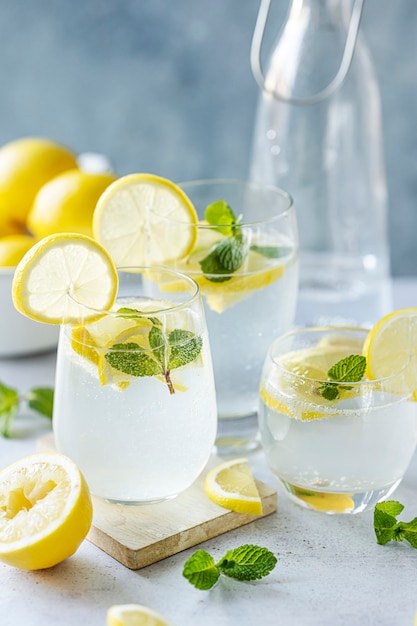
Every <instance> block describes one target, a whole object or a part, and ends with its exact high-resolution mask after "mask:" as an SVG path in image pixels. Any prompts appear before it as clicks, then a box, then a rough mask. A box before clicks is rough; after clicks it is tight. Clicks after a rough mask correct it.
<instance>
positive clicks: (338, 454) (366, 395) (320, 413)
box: [259, 327, 417, 513]
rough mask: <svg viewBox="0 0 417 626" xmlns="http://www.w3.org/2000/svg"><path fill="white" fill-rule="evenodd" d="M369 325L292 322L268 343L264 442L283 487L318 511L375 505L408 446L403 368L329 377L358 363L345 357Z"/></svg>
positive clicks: (412, 433) (410, 416)
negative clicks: (294, 325)
mask: <svg viewBox="0 0 417 626" xmlns="http://www.w3.org/2000/svg"><path fill="white" fill-rule="evenodd" d="M367 333H368V331H366V330H364V329H355V328H336V327H333V328H306V329H301V330H294V331H292V332H290V333H287V334H286V335H284V336H282V337H280V338H278V339H276V340H275V342H274V343H272V346H271V348H270V350H269V351H268V354H267V357H266V360H265V364H264V368H263V372H262V377H261V384H260V409H259V427H260V433H261V440H262V446H263V449H264V451H265V455H266V459H267V462H268V464H269V467H270V469H271V470H272V472H273V473H274V474H275V476H276V477H277V478H278V480H279V482H280V484H281V485H282V486H283V488H284V489H285V491H286V493H287V495H288V496H289V497H290V498H291V500H293V501H295V502H297V503H298V504H300V505H302V506H303V507H306V508H310V509H315V510H320V511H325V512H326V513H358V512H360V511H364V510H365V509H367V508H369V507H373V506H374V505H375V504H376V502H378V501H380V500H383V499H386V498H387V497H388V496H389V495H390V494H391V493H392V492H393V491H394V490H395V489H396V487H397V486H398V485H399V483H400V482H401V480H402V478H403V476H404V473H405V471H406V469H407V467H408V464H409V462H410V460H411V457H412V455H413V453H414V450H415V447H416V440H417V409H416V407H417V405H416V403H415V402H413V401H412V398H411V394H410V392H408V391H406V390H407V389H408V386H407V384H406V377H407V369H408V367H409V366H407V367H405V368H403V369H402V370H401V371H397V372H395V373H393V374H392V375H391V376H388V377H386V378H383V379H380V380H367V378H366V374H364V375H363V377H362V378H361V379H360V380H359V381H358V382H335V381H336V380H341V378H340V377H339V375H340V373H343V372H344V371H346V372H347V370H348V364H350V365H349V367H353V363H354V362H355V363H356V362H357V361H361V359H362V365H363V366H365V361H363V357H362V356H360V357H359V358H358V357H357V356H355V357H354V359H353V360H352V355H362V347H363V343H364V340H365V338H366V336H367ZM347 357H348V360H347V361H346V360H345V361H344V359H346V358H347ZM336 364H338V365H337V366H336V368H333V366H335V365H336ZM357 365H358V363H357ZM357 365H355V367H356V366H357ZM331 368H333V369H331ZM329 370H331V372H329ZM335 372H337V374H338V375H337V376H335ZM329 374H330V377H329ZM344 376H345V377H346V378H348V375H347V374H346V375H344ZM342 377H343V376H342ZM351 380H352V379H351Z"/></svg>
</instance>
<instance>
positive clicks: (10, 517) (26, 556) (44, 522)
mask: <svg viewBox="0 0 417 626" xmlns="http://www.w3.org/2000/svg"><path fill="white" fill-rule="evenodd" d="M92 516H93V508H92V503H91V496H90V492H89V489H88V486H87V483H86V481H85V479H84V477H83V475H82V474H81V472H80V470H79V469H78V467H77V466H76V464H75V463H74V462H73V461H71V460H70V459H69V458H68V457H66V456H64V455H62V454H58V453H54V452H51V453H38V454H33V455H31V456H27V457H25V458H23V459H21V460H19V461H16V462H15V463H12V464H11V465H9V467H6V468H5V469H4V470H3V471H1V472H0V560H1V561H3V562H5V563H7V564H9V565H12V566H14V567H18V568H21V569H28V570H35V569H44V568H47V567H52V566H53V565H56V564H57V563H60V562H61V561H63V560H64V559H66V558H68V557H69V556H71V555H72V554H74V552H75V551H76V550H77V548H78V546H79V545H80V544H81V542H82V541H83V540H84V538H85V537H86V535H87V533H88V531H89V529H90V526H91V522H92Z"/></svg>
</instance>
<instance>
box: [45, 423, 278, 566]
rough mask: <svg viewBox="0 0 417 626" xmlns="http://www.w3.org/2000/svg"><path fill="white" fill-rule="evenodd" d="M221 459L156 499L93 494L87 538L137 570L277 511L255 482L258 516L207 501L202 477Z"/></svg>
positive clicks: (49, 439)
mask: <svg viewBox="0 0 417 626" xmlns="http://www.w3.org/2000/svg"><path fill="white" fill-rule="evenodd" d="M38 449H39V450H40V451H46V450H53V449H54V441H53V436H52V435H47V436H46V437H43V438H42V439H39V440H38ZM221 462H222V461H221V459H219V458H216V457H212V458H211V459H210V462H209V464H208V466H207V468H206V470H205V471H204V472H203V473H202V474H201V476H200V477H199V478H198V479H197V481H196V482H195V483H194V484H193V485H192V486H191V487H190V488H189V489H187V491H185V492H183V493H182V494H180V495H179V496H177V497H176V498H173V499H172V500H166V501H165V502H161V503H159V504H147V505H141V506H124V505H119V504H110V503H109V502H106V501H105V500H102V499H101V498H96V497H94V496H93V510H94V514H93V524H92V526H91V529H90V532H89V534H88V535H87V539H88V540H89V541H91V542H92V543H93V544H95V545H96V546H97V547H98V548H101V550H103V551H104V552H107V554H109V555H110V556H112V557H113V558H115V559H116V560H117V561H119V562H120V563H122V564H123V565H125V566H126V567H128V568H130V569H133V570H137V569H140V568H142V567H146V566H147V565H150V564H151V563H156V562H157V561H161V560H162V559H165V558H166V557H168V556H172V555H173V554H177V553H178V552H181V551H182V550H186V549H187V548H191V547H193V546H196V545H197V544H199V543H202V542H203V541H207V540H208V539H212V538H213V537H217V536H218V535H222V534H223V533H226V532H228V531H229V530H233V529H235V528H239V527H240V526H243V525H245V524H249V523H250V522H253V521H254V520H258V519H260V518H262V517H265V516H266V515H270V514H271V513H273V512H275V511H276V509H277V492H276V491H275V490H274V489H272V488H271V487H268V486H267V485H265V484H264V483H261V482H259V481H256V484H257V487H258V490H259V494H260V496H261V499H262V505H263V513H262V515H246V514H242V513H235V512H234V511H230V510H228V509H224V508H223V507H221V506H218V505H217V504H215V503H214V502H212V501H211V500H210V499H209V498H208V497H207V496H206V495H205V493H204V488H203V485H204V479H205V475H206V473H207V471H208V469H209V468H210V467H213V466H214V465H216V464H218V463H221Z"/></svg>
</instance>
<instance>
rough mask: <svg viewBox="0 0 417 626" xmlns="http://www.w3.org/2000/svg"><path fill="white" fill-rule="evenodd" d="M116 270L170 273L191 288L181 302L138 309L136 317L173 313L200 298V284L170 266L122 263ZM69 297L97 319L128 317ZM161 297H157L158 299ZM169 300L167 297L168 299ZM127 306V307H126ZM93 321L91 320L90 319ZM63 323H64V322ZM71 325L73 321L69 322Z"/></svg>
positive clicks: (184, 292)
mask: <svg viewBox="0 0 417 626" xmlns="http://www.w3.org/2000/svg"><path fill="white" fill-rule="evenodd" d="M116 271H117V274H118V277H119V274H120V272H124V273H126V274H140V275H146V273H147V272H149V273H159V274H161V273H162V274H165V275H168V274H170V275H171V276H172V277H173V279H174V280H175V279H176V280H178V279H181V280H183V281H184V282H185V283H187V284H188V285H189V286H190V287H191V288H192V292H191V293H190V294H189V295H188V297H184V299H183V300H182V301H181V302H178V303H173V304H172V306H166V307H164V308H161V307H155V308H152V309H149V310H147V311H144V312H141V311H138V314H137V317H139V318H141V317H149V315H157V314H168V313H173V312H175V311H180V310H182V309H184V308H187V307H190V306H192V305H193V304H194V303H195V302H196V301H198V300H199V299H200V298H201V291H200V286H199V284H198V283H197V282H196V281H195V280H194V279H193V278H191V276H188V275H187V274H184V273H183V272H180V271H178V270H175V269H170V268H166V267H160V266H158V265H155V266H152V265H123V266H117V267H116ZM154 282H155V284H158V283H157V281H156V280H155V281H154ZM119 285H120V281H119V280H118V284H117V291H118V290H119ZM166 293H167V296H169V293H170V291H169V290H168V291H167V292H166ZM175 293H183V294H184V296H185V295H186V294H188V291H187V290H186V289H184V290H175ZM161 296H162V292H161ZM69 297H70V299H71V300H72V301H73V302H74V303H75V304H76V305H77V306H79V307H81V308H82V309H84V310H86V311H89V312H90V313H94V318H95V319H99V318H101V317H105V316H117V317H129V314H127V313H126V315H123V313H118V312H117V309H97V308H95V307H92V306H88V305H86V304H83V303H81V302H79V301H78V300H77V299H76V298H75V297H73V296H72V295H70V294H69ZM117 298H118V295H116V298H115V301H114V303H113V306H114V305H115V304H116V303H117ZM160 299H161V298H159V300H160ZM167 301H168V302H169V297H168V300H167ZM126 308H128V307H126ZM84 321H85V323H89V319H88V318H87V319H85V320H80V322H81V323H84ZM92 321H93V320H92ZM64 325H65V324H64ZM70 325H71V326H73V325H74V324H73V323H70Z"/></svg>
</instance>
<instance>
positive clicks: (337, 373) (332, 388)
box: [318, 354, 366, 400]
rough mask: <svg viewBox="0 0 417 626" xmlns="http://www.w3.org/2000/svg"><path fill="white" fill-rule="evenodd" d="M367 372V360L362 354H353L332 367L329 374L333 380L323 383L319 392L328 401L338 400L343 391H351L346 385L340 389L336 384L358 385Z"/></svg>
mask: <svg viewBox="0 0 417 626" xmlns="http://www.w3.org/2000/svg"><path fill="white" fill-rule="evenodd" d="M365 370H366V358H365V357H364V356H362V355H360V354H351V355H350V356H347V357H345V358H344V359H341V360H340V361H338V362H337V363H335V364H334V365H332V367H331V368H330V369H329V371H328V372H327V376H328V377H329V378H331V379H332V380H331V381H328V382H325V383H323V384H322V385H321V386H320V387H319V388H318V390H319V392H320V393H321V395H322V396H323V398H326V400H336V399H337V398H339V396H340V390H341V389H345V390H346V389H351V387H348V386H346V385H344V386H343V387H342V388H339V387H338V385H337V384H336V383H357V382H359V381H361V380H362V378H363V376H364V374H365Z"/></svg>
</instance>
